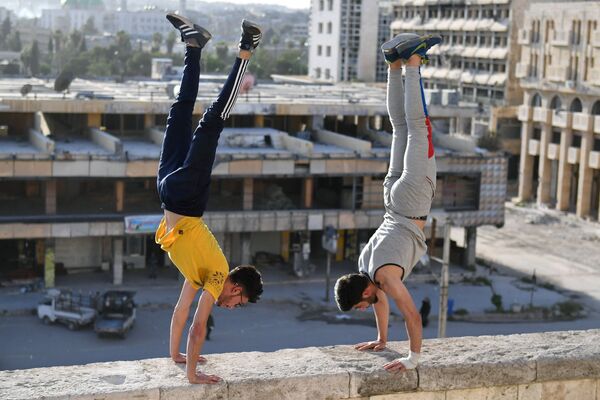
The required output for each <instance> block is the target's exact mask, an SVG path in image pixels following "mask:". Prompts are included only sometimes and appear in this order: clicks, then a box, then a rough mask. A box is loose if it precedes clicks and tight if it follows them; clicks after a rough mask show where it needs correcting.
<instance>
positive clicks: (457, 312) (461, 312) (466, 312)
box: [454, 308, 469, 315]
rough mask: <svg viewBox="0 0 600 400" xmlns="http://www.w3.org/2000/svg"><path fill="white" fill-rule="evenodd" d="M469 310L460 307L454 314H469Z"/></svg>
mask: <svg viewBox="0 0 600 400" xmlns="http://www.w3.org/2000/svg"><path fill="white" fill-rule="evenodd" d="M468 314H469V311H468V310H466V309H464V308H459V309H458V310H456V311H454V315H468Z"/></svg>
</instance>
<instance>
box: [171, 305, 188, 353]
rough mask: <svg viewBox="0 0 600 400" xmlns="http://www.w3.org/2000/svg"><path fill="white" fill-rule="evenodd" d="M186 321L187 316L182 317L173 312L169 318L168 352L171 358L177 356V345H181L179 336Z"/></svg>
mask: <svg viewBox="0 0 600 400" xmlns="http://www.w3.org/2000/svg"><path fill="white" fill-rule="evenodd" d="M186 319H187V315H182V314H181V313H178V312H177V311H175V312H173V316H172V317H171V335H170V341H169V351H170V354H171V357H174V356H175V355H177V354H179V345H180V344H181V334H182V333H183V328H184V327H185V321H186Z"/></svg>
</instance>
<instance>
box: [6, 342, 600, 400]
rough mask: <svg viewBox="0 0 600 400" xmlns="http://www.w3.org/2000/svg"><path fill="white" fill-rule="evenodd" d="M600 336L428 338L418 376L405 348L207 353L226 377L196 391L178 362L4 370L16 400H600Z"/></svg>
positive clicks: (212, 368) (212, 367)
mask: <svg viewBox="0 0 600 400" xmlns="http://www.w3.org/2000/svg"><path fill="white" fill-rule="evenodd" d="M599 338H600V330H588V331H571V332H551V333H537V334H526V335H510V336H480V337H463V338H450V339H432V340H425V341H424V344H423V353H422V357H421V364H420V366H419V367H418V369H417V370H412V371H408V372H406V373H402V374H395V375H394V374H389V373H388V372H386V371H384V370H382V368H381V366H382V365H383V364H384V363H386V362H387V361H390V360H392V359H395V358H397V357H399V356H402V355H404V354H405V353H406V351H407V342H393V343H390V344H389V346H388V349H387V350H386V351H382V352H379V353H363V352H358V351H356V350H354V349H353V348H352V347H351V346H330V347H319V348H317V347H309V348H304V349H293V350H291V349H286V350H280V351H277V352H273V353H259V352H247V353H229V354H214V355H208V364H207V365H206V366H204V367H203V371H204V372H206V373H210V374H217V375H219V376H221V377H223V378H224V381H223V382H222V383H220V384H217V385H213V386H206V385H190V384H188V383H187V380H186V378H185V372H184V367H183V366H182V365H175V364H174V363H173V362H171V360H170V359H167V358H162V359H149V360H141V361H129V362H125V361H123V362H110V363H98V364H88V365H82V366H69V367H52V368H40V369H29V370H16V371H1V372H0V398H1V399H3V400H12V399H41V398H44V399H58V398H61V399H67V398H68V399H86V400H87V399H90V400H91V399H106V400H109V399H138V400H142V399H161V400H170V399H174V400H186V399H206V400H212V399H242V400H244V399H377V400H392V399H398V400H400V399H402V400H404V399H411V400H459V399H489V400H495V399H502V400H559V399H560V400H570V399H573V400H599V399H600V341H599V340H598V339H599Z"/></svg>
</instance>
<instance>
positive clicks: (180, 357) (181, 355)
mask: <svg viewBox="0 0 600 400" xmlns="http://www.w3.org/2000/svg"><path fill="white" fill-rule="evenodd" d="M171 359H172V360H173V361H175V362H176V363H178V364H185V362H186V360H187V358H186V356H185V354H184V353H178V354H177V355H175V356H171ZM198 362H199V363H200V364H204V363H205V362H206V358H204V357H202V356H198Z"/></svg>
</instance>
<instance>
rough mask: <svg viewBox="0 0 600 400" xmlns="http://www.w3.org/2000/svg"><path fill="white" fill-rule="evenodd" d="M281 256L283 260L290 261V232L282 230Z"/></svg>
mask: <svg viewBox="0 0 600 400" xmlns="http://www.w3.org/2000/svg"><path fill="white" fill-rule="evenodd" d="M281 257H282V258H283V261H285V262H288V261H290V232H288V231H285V232H281Z"/></svg>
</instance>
